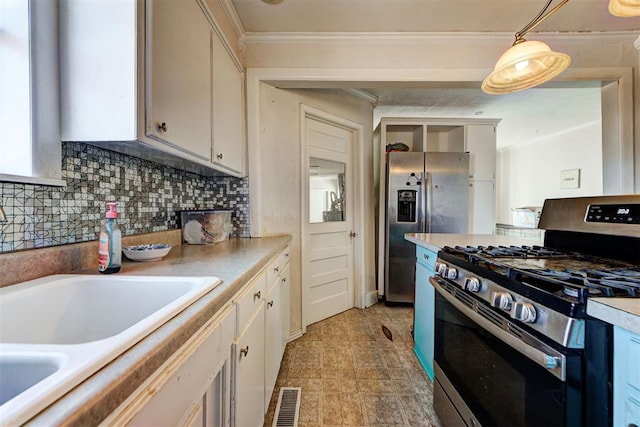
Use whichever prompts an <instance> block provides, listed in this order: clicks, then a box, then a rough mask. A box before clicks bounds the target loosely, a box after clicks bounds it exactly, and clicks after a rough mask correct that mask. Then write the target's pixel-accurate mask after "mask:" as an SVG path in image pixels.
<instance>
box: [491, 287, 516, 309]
mask: <svg viewBox="0 0 640 427" xmlns="http://www.w3.org/2000/svg"><path fill="white" fill-rule="evenodd" d="M511 304H513V297H512V296H511V295H509V294H508V293H507V292H494V293H493V294H492V295H491V305H492V306H494V307H497V308H499V309H501V310H504V311H509V310H511Z"/></svg>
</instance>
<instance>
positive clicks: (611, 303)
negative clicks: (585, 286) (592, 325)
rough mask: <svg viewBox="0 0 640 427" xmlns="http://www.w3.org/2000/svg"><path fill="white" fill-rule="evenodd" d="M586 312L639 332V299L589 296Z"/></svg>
mask: <svg viewBox="0 0 640 427" xmlns="http://www.w3.org/2000/svg"><path fill="white" fill-rule="evenodd" d="M587 314H588V315H589V316H592V317H595V318H596V319H600V320H602V321H605V322H607V323H610V324H612V325H614V326H617V327H620V328H623V329H627V330H629V331H631V332H633V333H636V334H640V300H637V299H635V300H634V299H629V298H590V299H589V301H587Z"/></svg>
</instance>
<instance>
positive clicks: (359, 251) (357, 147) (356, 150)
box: [300, 103, 365, 334]
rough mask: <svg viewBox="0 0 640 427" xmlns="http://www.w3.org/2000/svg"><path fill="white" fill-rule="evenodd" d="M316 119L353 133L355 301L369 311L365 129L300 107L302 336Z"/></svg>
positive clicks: (304, 323)
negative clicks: (310, 130) (311, 134)
mask: <svg viewBox="0 0 640 427" xmlns="http://www.w3.org/2000/svg"><path fill="white" fill-rule="evenodd" d="M307 119H313V120H318V121H321V122H325V123H327V124H330V125H333V126H337V127H341V128H343V129H345V130H347V131H349V132H351V136H352V137H351V141H352V144H353V147H352V151H351V152H352V164H351V168H352V172H353V173H352V180H353V193H354V194H353V219H352V228H353V231H354V232H355V233H356V237H355V238H354V239H353V269H352V271H353V292H354V295H353V298H354V300H353V301H354V306H355V307H358V308H364V307H365V280H364V278H365V260H364V239H362V233H363V232H364V224H363V221H362V217H363V216H362V214H363V209H364V179H363V177H362V171H363V165H364V129H363V127H362V125H361V124H359V123H356V122H352V121H351V120H348V119H345V118H343V117H339V116H336V115H334V114H331V113H327V112H326V111H323V110H320V109H318V108H315V107H312V106H310V105H306V104H303V103H301V104H300V168H301V174H300V175H301V178H302V185H301V186H300V248H301V250H300V252H301V254H300V255H301V266H300V267H301V269H300V278H301V286H300V288H301V295H302V298H301V303H302V307H301V312H302V333H303V334H304V333H306V332H307V325H308V321H307V312H306V309H305V307H306V303H307V298H308V295H307V292H306V290H305V288H306V287H305V285H304V284H305V283H308V281H309V271H308V269H307V241H306V235H307V231H308V230H307V229H308V224H307V223H308V221H307V219H308V218H307V217H306V216H305V214H306V212H307V209H308V204H309V198H308V187H309V185H308V182H309V170H308V168H306V167H305V165H306V164H307V156H308V150H307V125H306V120H307Z"/></svg>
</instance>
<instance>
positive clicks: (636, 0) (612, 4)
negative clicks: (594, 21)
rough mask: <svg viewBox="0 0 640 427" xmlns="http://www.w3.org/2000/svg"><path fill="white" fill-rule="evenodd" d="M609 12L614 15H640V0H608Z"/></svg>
mask: <svg viewBox="0 0 640 427" xmlns="http://www.w3.org/2000/svg"><path fill="white" fill-rule="evenodd" d="M609 12H611V14H612V15H615V16H623V17H627V16H640V0H609Z"/></svg>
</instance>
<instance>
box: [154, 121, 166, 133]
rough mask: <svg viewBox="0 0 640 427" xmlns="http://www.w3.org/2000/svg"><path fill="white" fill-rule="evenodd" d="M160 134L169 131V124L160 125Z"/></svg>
mask: <svg viewBox="0 0 640 427" xmlns="http://www.w3.org/2000/svg"><path fill="white" fill-rule="evenodd" d="M157 128H158V132H166V131H167V129H168V126H167V123H166V122H162V123H158V126H157Z"/></svg>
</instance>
